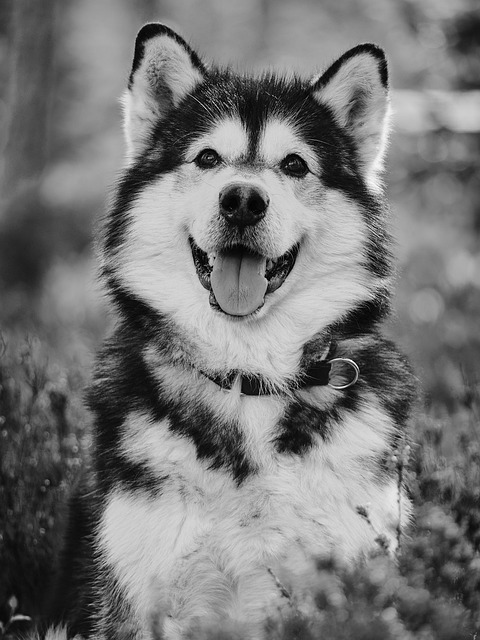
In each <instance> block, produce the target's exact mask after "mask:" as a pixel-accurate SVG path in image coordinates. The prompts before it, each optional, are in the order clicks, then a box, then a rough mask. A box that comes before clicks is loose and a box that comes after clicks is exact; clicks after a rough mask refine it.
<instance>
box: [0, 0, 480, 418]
mask: <svg viewBox="0 0 480 640" xmlns="http://www.w3.org/2000/svg"><path fill="white" fill-rule="evenodd" d="M147 21H165V22H166V23H167V24H169V25H170V26H172V27H173V28H175V29H177V30H179V32H180V33H181V34H182V35H183V36H184V37H185V38H186V39H187V40H188V41H190V42H191V43H192V45H193V46H194V47H195V48H197V49H198V51H199V52H201V54H203V55H204V56H205V58H206V60H212V59H214V60H216V61H219V62H222V63H227V62H234V64H235V65H238V66H239V67H241V68H245V67H246V68H259V67H264V66H265V65H267V66H273V67H275V68H279V69H285V68H293V69H295V70H296V71H298V72H300V73H302V74H306V75H309V74H313V73H314V72H316V71H318V70H319V69H321V68H322V67H323V66H325V65H327V64H328V63H330V62H331V61H332V60H333V59H334V58H335V57H337V56H338V55H340V54H341V53H343V52H344V51H345V50H346V49H347V48H349V47H352V46H354V45H355V44H357V43H359V42H363V41H373V42H377V43H379V44H380V45H381V46H383V47H384V48H385V49H386V51H387V53H388V56H389V60H390V71H391V83H392V87H393V105H394V110H395V117H394V123H395V129H394V133H393V136H392V140H391V145H390V155H389V165H388V173H387V175H388V190H389V194H390V198H391V201H392V205H393V225H394V227H395V235H396V238H397V240H398V249H397V254H398V257H399V264H400V271H399V282H398V292H397V294H396V298H395V303H394V305H395V316H394V318H393V319H392V321H391V323H390V326H389V329H388V330H389V332H390V333H392V334H393V335H394V336H395V337H396V338H397V339H399V340H400V343H401V344H402V346H403V349H404V350H405V351H407V352H408V353H409V354H410V356H411V357H412V359H413V360H414V362H415V366H416V370H417V375H418V378H419V381H420V382H419V384H420V385H421V386H422V387H423V390H424V392H425V395H426V398H427V404H428V405H429V406H430V407H431V408H432V410H433V411H434V413H436V414H437V413H438V414H440V415H441V414H442V413H445V412H447V413H448V412H450V411H452V410H454V409H455V408H456V407H457V406H458V405H459V404H460V405H462V406H463V405H464V403H465V402H466V400H467V401H468V397H469V396H470V395H471V394H472V390H474V389H475V386H476V385H478V382H479V379H478V373H477V371H478V370H477V369H476V363H477V360H478V358H479V356H480V322H479V311H480V297H479V291H480V238H479V236H480V161H479V157H480V156H479V147H480V5H479V3H478V0H342V2H338V0H321V1H320V0H296V1H295V2H292V1H291V0H243V1H242V2H237V1H236V0H229V1H227V0H203V1H202V2H200V1H198V0H197V1H195V0H135V1H133V0H131V1H128V0H75V1H74V0H42V2H30V1H29V0H1V1H0V60H1V64H0V127H1V135H2V139H1V140H2V146H1V159H0V163H1V164H0V168H1V182H0V184H1V192H0V326H1V327H2V329H3V332H4V333H5V332H7V333H8V335H12V334H13V333H16V334H18V335H22V334H24V335H33V336H36V339H40V340H41V341H42V344H43V345H47V347H46V352H47V353H48V352H50V354H53V355H50V357H53V358H54V359H57V360H58V361H59V362H70V361H71V360H75V361H77V363H78V364H79V369H80V370H83V371H85V372H88V371H89V365H90V363H91V360H92V353H93V351H94V350H95V348H96V346H97V345H98V343H99V341H100V340H101V338H102V336H103V335H104V334H105V332H106V328H107V325H108V319H107V314H106V310H105V304H104V302H103V299H102V295H101V291H100V287H99V286H98V284H97V282H96V279H95V278H96V275H95V274H96V271H95V261H94V245H93V240H92V238H94V229H95V226H96V225H97V224H98V223H99V221H100V220H101V216H102V213H103V212H104V210H105V204H106V201H107V194H108V192H109V190H110V191H111V188H112V186H113V185H114V183H115V179H116V176H117V175H118V172H119V170H120V169H121V166H122V154H123V139H122V130H121V110H120V106H119V101H118V97H119V96H120V95H121V94H122V92H123V90H124V87H125V84H126V78H127V76H128V71H129V67H130V63H131V58H132V52H133V43H134V38H135V34H136V32H137V30H138V29H139V27H140V26H141V25H142V24H143V23H145V22H147Z"/></svg>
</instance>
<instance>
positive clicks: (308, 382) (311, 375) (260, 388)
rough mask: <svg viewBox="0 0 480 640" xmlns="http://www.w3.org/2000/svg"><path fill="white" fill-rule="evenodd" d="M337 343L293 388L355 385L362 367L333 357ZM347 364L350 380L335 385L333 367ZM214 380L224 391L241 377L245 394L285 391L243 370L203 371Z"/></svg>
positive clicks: (342, 387)
mask: <svg viewBox="0 0 480 640" xmlns="http://www.w3.org/2000/svg"><path fill="white" fill-rule="evenodd" d="M334 350H335V345H333V344H330V345H329V347H327V349H326V354H325V359H321V360H319V361H318V362H315V363H314V364H311V365H309V366H308V367H306V368H305V370H304V371H303V372H302V373H300V374H299V376H298V378H297V380H296V381H294V383H292V384H291V387H290V388H291V389H292V390H294V389H301V388H305V387H325V386H327V385H328V386H330V387H332V388H333V389H337V390H343V389H347V388H348V387H351V386H352V385H354V384H355V383H356V382H357V380H358V378H359V375H360V369H359V367H358V365H357V363H356V362H354V361H353V360H351V359H350V358H332V357H331V356H332V355H333V352H334ZM337 363H338V364H343V365H347V367H348V368H349V369H350V376H349V378H350V379H349V380H348V382H347V383H346V384H342V385H334V384H333V383H332V382H331V381H330V374H331V373H332V368H333V366H334V365H336V364H337ZM201 373H202V374H203V375H204V376H206V377H207V378H208V379H209V380H211V381H212V382H215V384H217V385H218V386H219V387H220V388H221V389H223V390H224V391H231V390H232V388H233V386H234V384H235V382H236V381H237V379H238V378H239V377H240V379H241V387H240V393H241V394H242V395H245V396H265V395H277V394H278V395H281V394H282V393H283V392H282V391H281V390H279V391H278V392H275V391H272V388H271V385H268V384H266V383H265V380H264V379H263V378H262V377H261V376H252V375H245V374H243V373H242V372H241V371H237V370H233V371H229V372H228V373H227V374H226V375H223V376H221V375H218V376H211V375H208V374H206V373H205V372H204V371H202V372H201Z"/></svg>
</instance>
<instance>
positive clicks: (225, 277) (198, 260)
mask: <svg viewBox="0 0 480 640" xmlns="http://www.w3.org/2000/svg"><path fill="white" fill-rule="evenodd" d="M190 246H191V248H192V256H193V263H194V265H195V269H196V271H197V276H198V279H199V280H200V283H201V284H202V286H203V287H205V289H207V291H210V305H211V306H212V307H213V308H214V309H217V310H219V311H223V312H224V313H226V314H228V315H230V316H248V315H250V314H252V313H254V312H255V311H257V310H258V309H260V308H261V307H263V305H264V303H265V296H266V295H268V294H269V293H273V291H276V290H277V289H278V288H279V287H281V286H282V284H283V283H284V282H285V280H286V278H287V276H288V274H289V273H290V271H291V270H292V269H293V266H294V264H295V260H296V258H297V254H298V248H299V246H298V244H297V245H295V246H293V247H292V248H291V249H289V250H288V251H287V252H286V253H284V254H283V255H282V256H280V257H279V258H276V259H274V260H272V259H270V258H267V257H266V256H263V255H261V254H259V253H256V252H254V251H252V250H251V249H249V248H248V247H246V246H244V245H241V244H236V245H234V246H232V247H228V248H225V249H222V250H220V251H217V252H212V253H209V254H207V253H205V251H202V249H200V247H199V246H198V245H196V244H195V242H194V240H193V239H192V238H190Z"/></svg>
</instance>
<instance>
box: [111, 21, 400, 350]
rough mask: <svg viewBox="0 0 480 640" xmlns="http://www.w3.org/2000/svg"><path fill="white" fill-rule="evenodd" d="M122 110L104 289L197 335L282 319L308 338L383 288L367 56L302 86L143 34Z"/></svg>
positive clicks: (173, 39) (376, 53)
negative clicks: (208, 59) (122, 147)
mask: <svg viewBox="0 0 480 640" xmlns="http://www.w3.org/2000/svg"><path fill="white" fill-rule="evenodd" d="M124 107H125V131H126V138H127V146H128V158H129V165H128V167H127V171H126V174H125V176H124V178H123V179H122V181H121V183H120V186H119V190H118V195H117V199H116V204H115V205H114V207H113V210H112V212H111V214H110V218H109V222H108V226H107V236H106V243H105V254H104V255H105V270H106V273H108V274H109V278H110V283H111V288H112V289H113V290H114V292H117V294H118V292H121V293H122V295H124V297H125V296H128V295H130V296H134V297H135V299H138V300H140V301H141V303H142V304H143V305H145V306H146V307H148V309H150V310H152V311H154V312H157V313H159V314H167V315H168V316H169V317H170V318H173V319H174V320H175V321H176V322H177V323H179V324H180V325H181V326H182V327H183V328H193V327H197V328H196V331H198V326H199V325H202V323H203V326H204V329H205V331H204V332H203V333H205V332H207V331H212V332H219V331H220V332H222V331H225V330H226V329H225V327H226V326H229V328H230V329H229V330H231V331H233V332H234V333H235V332H237V333H238V332H240V333H241V334H242V335H244V336H248V335H249V331H251V330H252V329H253V330H260V327H263V330H264V331H265V332H266V334H267V333H268V332H269V331H270V330H274V324H275V323H277V325H279V324H280V325H281V326H283V327H287V328H292V327H296V330H297V331H299V333H300V334H301V335H302V338H301V339H304V338H308V337H311V336H312V335H314V334H315V333H316V332H317V331H319V330H320V329H321V328H322V327H324V326H325V325H326V324H328V323H331V322H334V321H336V320H338V319H339V318H340V317H341V316H342V315H344V314H346V313H348V312H349V311H350V310H351V309H352V308H354V307H355V306H356V305H359V304H361V303H363V302H365V301H369V300H372V299H373V298H375V296H377V295H378V292H379V291H383V290H384V287H385V281H386V280H387V279H388V277H389V275H390V267H389V256H388V247H387V244H388V243H387V240H386V238H387V236H386V234H385V230H384V213H385V212H384V204H383V199H382V197H381V190H380V187H379V172H380V170H381V165H382V159H383V154H384V148H385V141H386V131H387V126H386V121H387V116H388V89H387V65H386V61H385V57H384V54H383V52H382V50H381V49H379V48H378V47H377V46H375V45H371V44H365V45H359V46H357V47H355V48H354V49H351V50H350V51H348V52H347V53H345V54H344V55H343V56H342V57H341V58H340V59H339V60H337V61H336V62H335V63H334V64H333V65H332V66H331V67H330V68H329V69H328V70H327V71H326V72H325V73H323V74H322V75H320V76H318V77H315V78H313V79H311V80H308V81H306V80H301V79H299V78H296V77H292V78H285V77H282V78H280V77H277V76H275V75H273V74H270V75H264V76H262V77H258V78H255V77H249V76H243V75H238V74H235V73H233V72H232V71H230V70H220V69H216V68H208V67H207V66H205V65H204V64H203V62H202V61H201V60H200V58H199V57H198V55H197V54H196V53H195V52H194V51H193V50H192V49H191V48H190V47H189V46H188V45H187V44H186V43H185V42H184V41H183V40H182V39H181V38H180V37H179V36H178V35H177V34H175V33H174V32H173V31H171V30H170V29H168V28H167V27H165V26H163V25H158V24H150V25H147V26H145V27H144V28H143V29H142V30H141V31H140V33H139V35H138V37H137V41H136V46H135V56H134V61H133V68H132V72H131V75H130V80H129V86H128V91H127V94H126V96H125V99H124ZM117 297H118V296H117ZM239 327H241V328H239ZM300 327H301V329H300ZM277 328H278V327H277ZM200 333H202V331H200Z"/></svg>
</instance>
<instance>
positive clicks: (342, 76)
mask: <svg viewBox="0 0 480 640" xmlns="http://www.w3.org/2000/svg"><path fill="white" fill-rule="evenodd" d="M312 90H313V92H314V96H315V98H316V100H318V102H320V103H321V104H323V105H325V106H327V107H329V109H330V110H331V112H332V113H333V116H334V118H335V120H336V121H337V123H338V124H339V125H340V126H341V127H344V128H345V129H346V130H347V132H348V133H349V134H350V136H351V137H352V138H353V140H354V142H355V146H356V149H357V153H358V158H359V160H360V163H361V169H362V173H363V174H364V176H365V177H367V178H372V179H374V178H375V177H376V174H377V172H378V171H379V170H380V169H381V168H382V161H383V157H384V153H385V146H386V141H387V136H388V131H389V125H388V115H389V95H388V69H387V60H386V58H385V54H384V52H383V50H382V49H381V48H380V47H378V46H376V45H374V44H360V45H358V46H357V47H355V48H353V49H350V50H349V51H347V52H346V53H344V54H343V56H342V57H341V58H339V59H338V60H337V61H336V62H334V64H333V65H332V66H331V67H330V68H329V69H327V71H326V72H325V73H323V74H322V75H321V76H320V77H319V78H314V80H313V81H312Z"/></svg>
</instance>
